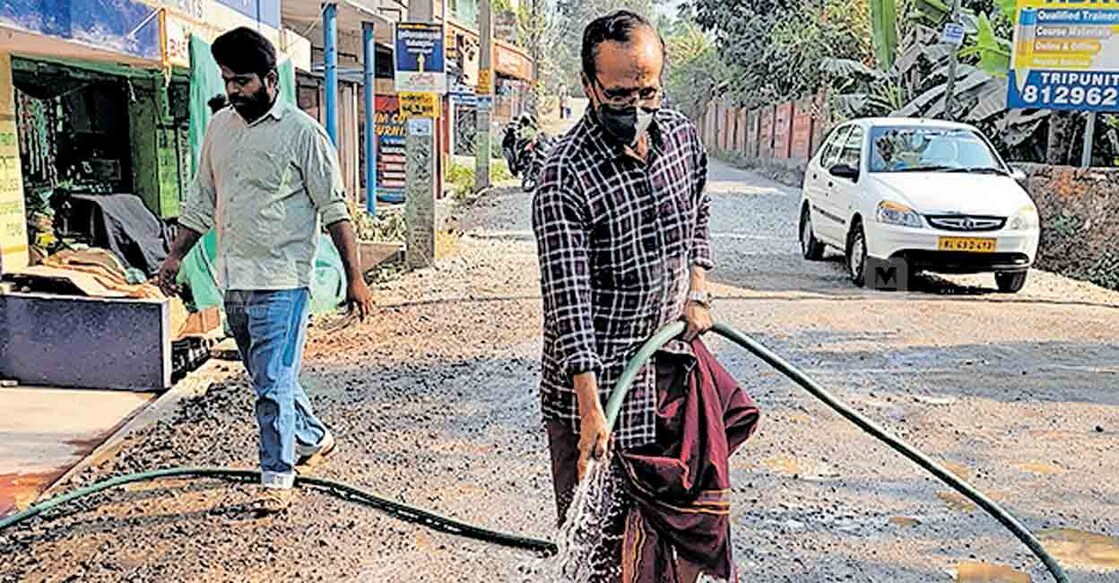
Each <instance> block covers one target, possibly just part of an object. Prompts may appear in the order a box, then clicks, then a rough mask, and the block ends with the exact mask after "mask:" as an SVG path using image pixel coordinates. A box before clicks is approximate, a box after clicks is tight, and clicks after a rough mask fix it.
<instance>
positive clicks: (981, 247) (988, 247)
mask: <svg viewBox="0 0 1119 583" xmlns="http://www.w3.org/2000/svg"><path fill="white" fill-rule="evenodd" d="M997 241H998V239H985V238H982V237H941V238H940V239H939V240H938V241H937V243H936V248H937V249H940V250H941V251H970V252H972V253H994V252H995V243H996V242H997Z"/></svg>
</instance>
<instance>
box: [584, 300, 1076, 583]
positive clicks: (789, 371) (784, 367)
mask: <svg viewBox="0 0 1119 583" xmlns="http://www.w3.org/2000/svg"><path fill="white" fill-rule="evenodd" d="M683 331H684V324H683V322H673V323H672V324H668V325H667V326H664V327H663V328H661V329H660V330H658V331H657V333H656V334H654V335H653V337H652V338H650V339H649V340H647V341H646V342H645V344H643V345H642V346H641V348H640V349H639V350H638V351H637V354H636V355H635V356H634V357H633V359H631V360H630V361H629V364H627V365H626V368H625V370H624V371H623V372H622V376H621V377H620V378H619V379H618V383H617V384H616V385H614V392H613V393H611V394H610V400H609V401H607V403H606V426H607V427H610V428H611V429H613V427H614V423H615V422H616V421H617V419H618V412H619V411H621V408H622V402H623V401H625V398H626V393H627V392H628V391H629V388H630V385H632V384H633V380H634V378H636V377H637V373H638V372H639V371H640V370H641V368H642V366H644V365H645V363H646V362H648V361H649V359H650V358H652V356H653V354H654V353H656V351H658V350H660V349H661V347H662V346H664V345H665V344H666V343H668V342H669V341H670V340H672V339H673V338H676V337H677V336H679V335H680V333H681V332H683ZM711 331H712V332H715V333H716V334H718V335H720V336H723V337H724V338H726V339H727V340H730V341H731V342H734V343H735V344H738V345H739V346H741V347H743V348H745V349H746V350H749V351H750V352H752V353H754V355H755V356H757V357H758V358H761V359H762V360H764V361H765V362H766V364H768V365H770V366H772V367H773V368H775V369H777V370H778V371H780V372H781V374H783V375H785V376H787V377H789V378H790V379H792V380H793V382H795V383H796V384H798V385H800V386H801V387H803V388H804V389H805V390H807V391H808V392H809V393H812V396H813V397H816V398H817V399H819V400H821V401H823V402H824V404H825V405H827V406H828V407H831V408H832V409H833V410H835V412H837V413H839V414H840V415H842V416H843V417H844V418H846V419H847V420H848V421H850V422H852V423H854V424H855V425H857V426H858V427H859V429H862V430H863V431H865V432H867V433H869V434H871V435H872V436H874V437H876V438H877V439H878V440H879V441H882V442H884V443H885V444H886V445H888V446H890V448H892V449H893V450H894V451H896V452H898V453H900V454H901V455H903V456H905V457H907V458H909V459H910V460H911V461H913V462H914V463H916V464H917V465H918V466H921V467H922V468H924V469H925V470H928V471H929V472H930V473H932V475H934V476H936V477H937V479H939V480H940V481H942V482H944V483H945V484H948V485H949V486H951V487H952V488H953V489H954V490H956V491H957V492H959V493H960V494H963V495H964V496H966V497H967V498H968V499H970V500H971V501H973V502H975V503H976V504H978V505H979V507H980V508H982V509H983V510H986V511H987V514H990V515H991V516H993V517H994V518H995V520H998V521H999V523H1001V524H1002V525H1003V526H1005V527H1006V528H1007V529H1008V530H1010V532H1012V533H1013V534H1014V536H1016V537H1018V540H1020V541H1022V543H1024V544H1025V545H1026V546H1027V547H1029V549H1030V551H1032V552H1033V554H1034V555H1036V556H1037V558H1039V559H1041V562H1042V563H1044V564H1045V568H1046V569H1048V570H1049V573H1050V574H1051V575H1053V579H1054V580H1056V581H1057V582H1058V583H1067V582H1068V577H1067V576H1066V575H1065V572H1064V570H1062V569H1061V566H1060V565H1059V564H1057V561H1056V560H1055V559H1054V558H1053V557H1052V556H1051V555H1050V554H1049V553H1048V552H1046V551H1045V548H1044V547H1042V546H1041V542H1040V541H1038V540H1037V537H1035V536H1034V535H1033V533H1031V532H1030V531H1029V529H1027V528H1026V527H1025V526H1024V525H1023V524H1022V523H1021V522H1019V521H1018V519H1016V518H1014V516H1013V515H1011V514H1010V513H1009V512H1007V511H1006V510H1005V509H1003V508H1002V507H1001V506H999V505H998V504H996V503H995V502H994V501H993V500H991V499H990V498H988V497H987V496H985V495H983V493H982V492H980V491H979V490H976V489H975V487H974V486H972V485H971V484H968V483H967V482H965V481H963V480H961V479H960V478H958V477H957V476H956V475H955V474H953V473H952V472H949V471H948V470H947V469H945V468H944V467H943V466H941V465H940V464H938V463H936V462H935V461H933V460H932V459H931V458H929V457H928V456H927V455H925V454H923V453H921V452H919V451H917V450H916V449H915V448H914V447H913V446H911V445H909V444H907V443H906V442H904V441H902V440H901V438H899V437H897V436H896V435H894V434H892V433H890V432H889V431H887V430H886V429H884V428H882V427H880V426H879V425H878V424H877V423H875V422H873V421H871V420H870V419H868V418H866V417H864V416H863V415H862V414H860V413H859V412H858V411H855V410H854V409H852V408H850V407H848V406H847V405H845V404H844V403H843V402H842V401H840V400H839V399H837V398H835V396H834V395H832V394H831V393H829V392H828V391H827V390H825V389H824V388H823V387H822V386H820V384H819V383H817V382H816V381H814V380H812V379H811V378H810V377H809V376H808V375H806V374H805V373H804V372H803V371H801V370H800V369H799V368H797V367H795V366H793V365H792V364H790V363H789V362H787V361H786V360H785V359H783V358H781V357H780V356H777V355H776V354H774V353H773V351H771V350H770V349H768V348H766V347H765V346H763V345H762V344H761V343H759V342H758V341H756V340H754V339H753V338H750V337H749V336H746V335H745V334H743V333H741V332H739V331H737V330H735V329H733V328H731V327H730V326H727V325H725V324H715V326H714V328H712V329H711Z"/></svg>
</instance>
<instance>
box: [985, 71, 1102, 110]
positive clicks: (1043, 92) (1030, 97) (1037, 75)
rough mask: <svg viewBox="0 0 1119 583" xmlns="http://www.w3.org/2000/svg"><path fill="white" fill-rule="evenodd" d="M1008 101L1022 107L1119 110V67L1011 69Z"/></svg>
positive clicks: (1014, 105) (1013, 105) (1011, 105)
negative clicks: (1096, 69)
mask: <svg viewBox="0 0 1119 583" xmlns="http://www.w3.org/2000/svg"><path fill="white" fill-rule="evenodd" d="M1007 102H1008V103H1009V105H1010V107H1012V108H1020V109H1033V108H1038V109H1072V110H1077V111H1119V71H1116V72H1107V71H1103V72H1098V73H1087V72H1083V73H1082V72H1077V71H1028V72H1025V75H1024V76H1023V77H1022V78H1021V81H1019V77H1018V72H1017V71H1011V72H1010V86H1009V89H1008V91H1007Z"/></svg>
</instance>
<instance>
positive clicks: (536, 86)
mask: <svg viewBox="0 0 1119 583" xmlns="http://www.w3.org/2000/svg"><path fill="white" fill-rule="evenodd" d="M529 2H532V5H531V7H530V9H529V23H530V24H529V27H528V30H530V31H532V36H533V38H530V39H528V40H529V42H530V43H531V45H532V46H530V47H529V52H530V54H529V58H530V59H532V92H531V93H530V95H531V99H532V101H531V102H530V103H529V113H531V114H532V118H533V119H536V120H539V119H540V95H541V94H542V92H541V89H540V42H541V41H543V40H544V39H543V38H540V37H541V34H540V33H541V27H540V0H529Z"/></svg>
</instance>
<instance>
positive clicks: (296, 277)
mask: <svg viewBox="0 0 1119 583" xmlns="http://www.w3.org/2000/svg"><path fill="white" fill-rule="evenodd" d="M320 217H321V221H320ZM349 218H350V215H349V210H348V209H347V207H346V202H345V189H344V187H343V184H342V173H341V171H340V170H339V166H338V154H337V152H336V151H335V149H334V146H333V145H332V144H331V143H330V138H329V137H327V135H326V131H325V130H324V129H323V127H322V126H321V125H319V124H318V122H316V121H315V120H314V119H312V118H311V117H310V116H309V115H307V114H305V113H303V112H302V111H300V110H299V109H298V108H296V107H295V106H293V105H291V104H288V103H282V102H280V101H279V100H277V102H276V104H275V105H274V106H273V107H272V109H271V110H270V111H269V112H268V113H267V114H266V115H264V116H263V117H261V118H260V119H258V120H256V121H255V122H253V123H251V124H250V123H247V122H245V119H244V118H242V117H241V115H240V114H238V113H237V112H236V111H234V110H233V109H232V108H226V109H223V110H222V111H220V112H218V113H217V115H215V116H214V118H213V119H212V120H210V125H209V126H208V127H207V128H206V137H205V138H204V140H203V142H202V152H201V155H200V157H199V161H198V173H197V175H196V176H195V179H194V184H193V185H192V187H191V189H190V191H189V192H188V193H187V197H186V201H185V203H184V205H183V211H182V214H181V216H180V217H179V223H180V224H181V225H183V226H184V227H187V228H189V229H191V230H194V231H197V232H199V233H205V232H206V231H208V230H210V229H211V228H214V229H215V230H216V231H217V277H218V280H219V281H218V285H219V287H222V288H224V289H227V290H258V289H259V290H272V289H293V288H301V287H310V285H311V277H312V274H313V268H314V258H315V250H316V247H317V245H318V240H319V233H320V232H321V230H322V225H323V224H326V225H330V224H333V223H336V222H338V221H341V220H346V219H349Z"/></svg>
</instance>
